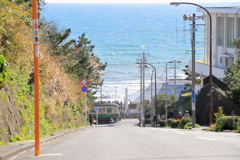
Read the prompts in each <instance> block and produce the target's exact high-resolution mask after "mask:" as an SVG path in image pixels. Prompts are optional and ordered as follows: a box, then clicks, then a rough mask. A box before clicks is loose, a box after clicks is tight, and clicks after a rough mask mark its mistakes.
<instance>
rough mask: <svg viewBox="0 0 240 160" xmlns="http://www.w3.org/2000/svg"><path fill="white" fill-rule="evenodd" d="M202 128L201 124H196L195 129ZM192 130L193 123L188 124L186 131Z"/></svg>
mask: <svg viewBox="0 0 240 160" xmlns="http://www.w3.org/2000/svg"><path fill="white" fill-rule="evenodd" d="M200 127H201V126H200V125H199V124H195V128H200ZM191 128H192V123H187V124H186V125H185V126H184V129H191Z"/></svg>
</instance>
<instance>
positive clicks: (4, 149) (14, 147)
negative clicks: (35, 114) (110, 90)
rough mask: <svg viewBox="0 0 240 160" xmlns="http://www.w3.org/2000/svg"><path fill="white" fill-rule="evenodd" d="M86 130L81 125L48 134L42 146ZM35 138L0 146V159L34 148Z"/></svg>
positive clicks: (43, 139)
mask: <svg viewBox="0 0 240 160" xmlns="http://www.w3.org/2000/svg"><path fill="white" fill-rule="evenodd" d="M90 127H91V126H87V127H86V128H90ZM81 130H82V131H84V130H85V127H81V128H78V129H71V130H62V131H58V132H56V133H54V135H52V136H46V137H43V138H41V140H40V143H41V146H42V145H44V144H45V143H47V142H50V141H53V140H56V139H58V138H61V137H63V136H65V135H67V134H71V133H74V132H76V131H81ZM34 144H35V140H27V141H17V142H15V143H8V144H6V145H3V146H0V160H6V159H8V158H10V157H13V156H15V155H17V154H19V153H21V152H23V151H27V150H30V149H32V148H34V147H35V146H34Z"/></svg>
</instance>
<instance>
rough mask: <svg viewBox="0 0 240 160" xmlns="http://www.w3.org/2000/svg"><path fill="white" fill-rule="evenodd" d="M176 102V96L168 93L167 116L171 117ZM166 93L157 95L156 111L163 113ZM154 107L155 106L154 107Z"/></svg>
mask: <svg viewBox="0 0 240 160" xmlns="http://www.w3.org/2000/svg"><path fill="white" fill-rule="evenodd" d="M176 104H177V97H176V96H175V95H173V94H171V95H168V117H172V115H173V110H174V108H175V107H176ZM165 105H166V93H160V94H158V95H157V113H159V114H160V115H165ZM153 106H155V96H153ZM154 108H155V107H154Z"/></svg>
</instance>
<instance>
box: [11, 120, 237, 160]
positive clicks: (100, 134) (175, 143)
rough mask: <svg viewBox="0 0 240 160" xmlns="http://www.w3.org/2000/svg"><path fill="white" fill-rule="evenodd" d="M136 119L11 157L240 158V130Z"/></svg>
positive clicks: (70, 159) (83, 159)
mask: <svg viewBox="0 0 240 160" xmlns="http://www.w3.org/2000/svg"><path fill="white" fill-rule="evenodd" d="M137 123H138V121H137V119H123V120H122V121H120V122H118V123H109V124H100V125H98V126H95V127H93V128H90V129H87V130H85V131H77V132H75V133H73V134H70V135H68V136H67V137H65V138H62V139H58V140H56V141H53V142H51V143H49V144H47V145H45V146H42V147H41V155H40V156H37V157H35V156H34V150H31V151H28V152H24V153H22V154H20V155H17V156H15V157H14V158H11V160H23V159H24V160H26V159H34V160H35V159H36V160H55V159H56V160H188V159H189V160H240V134H238V133H223V132H218V133H216V132H207V131H201V130H182V129H171V128H152V127H138V126H137Z"/></svg>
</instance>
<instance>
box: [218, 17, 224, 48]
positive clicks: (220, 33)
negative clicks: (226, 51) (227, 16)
mask: <svg viewBox="0 0 240 160" xmlns="http://www.w3.org/2000/svg"><path fill="white" fill-rule="evenodd" d="M223 20H224V19H223V17H218V19H217V23H218V25H217V26H218V46H223V32H224V31H223V24H224V23H223Z"/></svg>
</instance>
